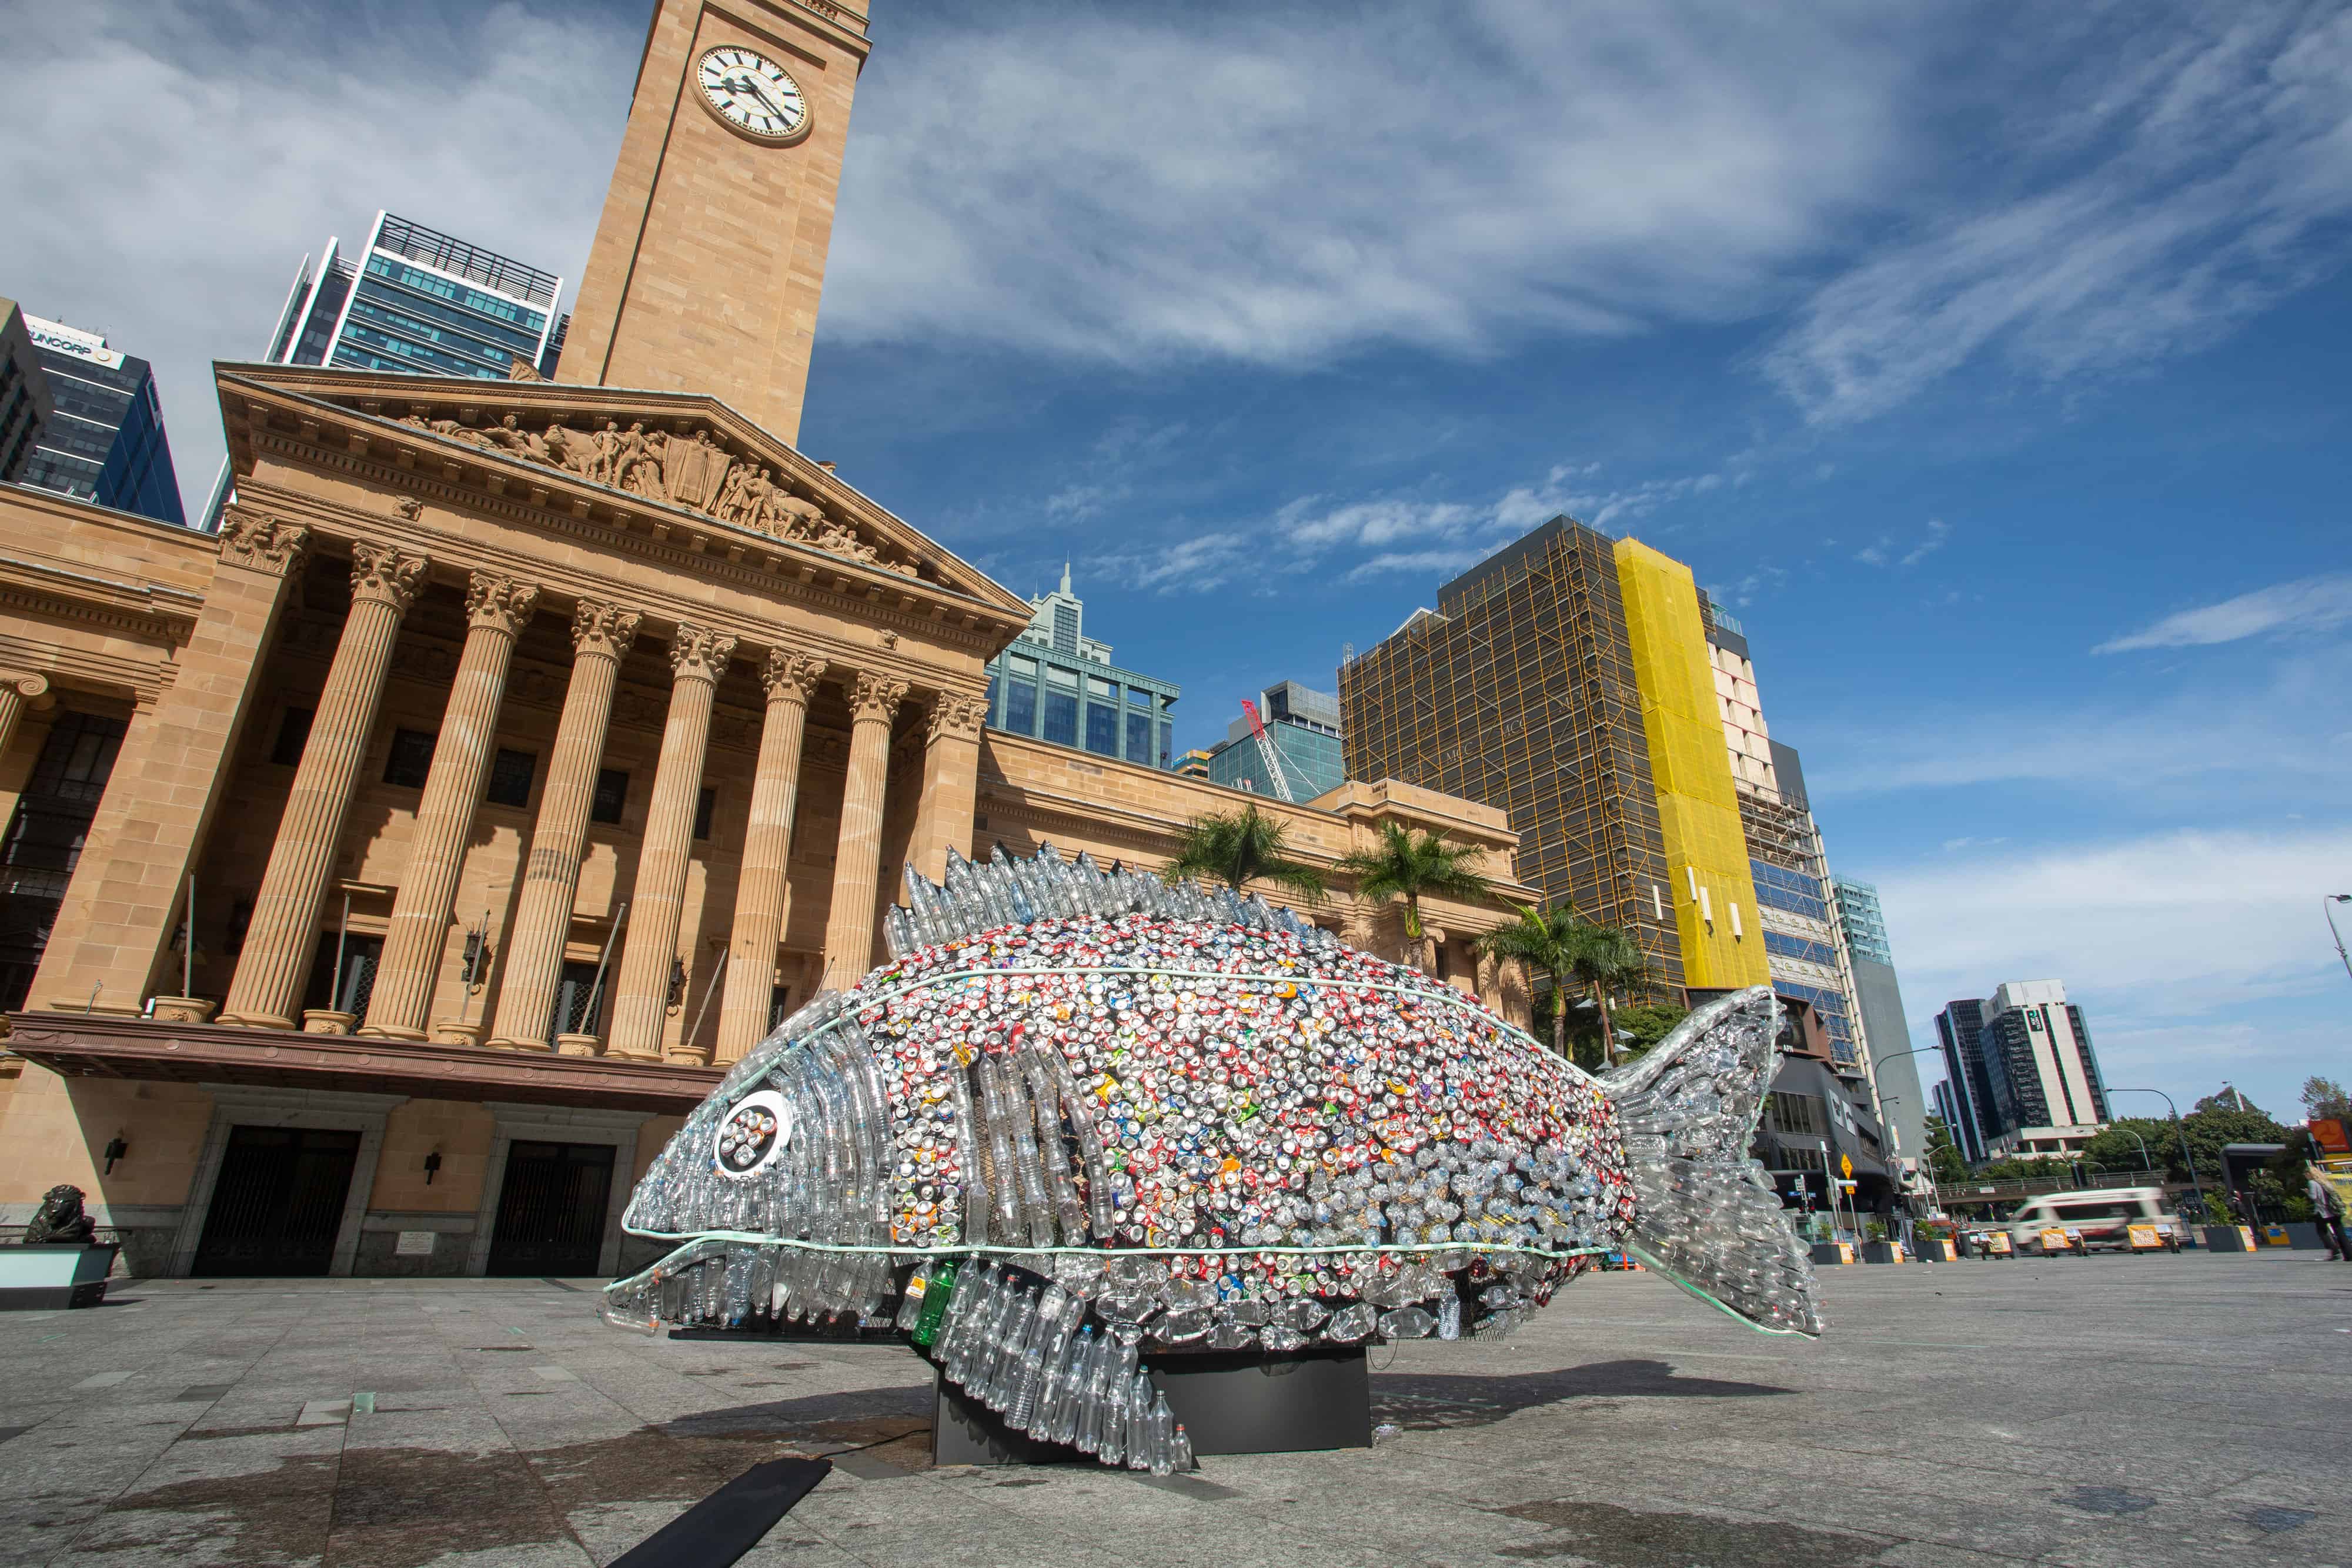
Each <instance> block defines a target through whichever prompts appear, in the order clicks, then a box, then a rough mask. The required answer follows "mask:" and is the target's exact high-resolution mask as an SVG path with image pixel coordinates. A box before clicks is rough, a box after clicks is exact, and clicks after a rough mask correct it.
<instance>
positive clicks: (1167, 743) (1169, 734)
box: [1160, 724, 1176, 768]
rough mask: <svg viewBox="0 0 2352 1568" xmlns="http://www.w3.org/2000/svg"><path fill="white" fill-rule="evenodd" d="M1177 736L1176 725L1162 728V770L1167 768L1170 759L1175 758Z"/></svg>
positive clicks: (1164, 725)
mask: <svg viewBox="0 0 2352 1568" xmlns="http://www.w3.org/2000/svg"><path fill="white" fill-rule="evenodd" d="M1175 736H1176V727H1175V726H1174V725H1172V724H1162V725H1161V726H1160V767H1162V768H1165V767H1167V766H1168V764H1169V761H1170V759H1171V758H1173V757H1174V756H1175Z"/></svg>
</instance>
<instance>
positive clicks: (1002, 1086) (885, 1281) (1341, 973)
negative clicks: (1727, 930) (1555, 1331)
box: [601, 846, 1822, 1455]
mask: <svg viewBox="0 0 2352 1568" xmlns="http://www.w3.org/2000/svg"><path fill="white" fill-rule="evenodd" d="M886 931H887V938H888V942H889V946H890V951H891V955H892V956H891V959H890V961H889V962H887V963H886V964H884V965H882V966H881V967H877V969H876V970H874V971H873V972H872V973H870V974H868V975H867V976H866V977H865V978H864V979H862V980H861V981H859V983H858V984H857V985H856V987H854V988H852V989H851V990H849V991H847V992H845V993H826V994H825V995H824V996H821V997H819V998H817V999H816V1000H814V1001H813V1002H811V1003H810V1004H809V1005H808V1006H807V1007H805V1008H803V1009H801V1011H800V1012H799V1013H797V1014H795V1015H794V1016H793V1018H792V1019H788V1020H787V1021H786V1022H785V1023H784V1024H783V1025H782V1027H780V1028H779V1029H778V1030H776V1032H775V1033H774V1034H773V1035H772V1036H771V1037H770V1038H769V1039H768V1040H766V1041H764V1042H762V1043H761V1045H760V1046H759V1047H757V1048H756V1049H755V1050H753V1051H751V1052H750V1053H749V1054H748V1055H746V1056H745V1057H744V1059H743V1060H742V1061H740V1062H737V1063H736V1064H734V1066H733V1067H732V1068H731V1069H730V1071H729V1072H728V1075H727V1077H726V1079H725V1080H724V1081H723V1082H721V1083H720V1085H719V1088H718V1089H717V1090H716V1091H714V1092H712V1094H711V1095H710V1096H709V1099H708V1100H706V1101H705V1102H704V1103H703V1104H702V1105H700V1106H698V1107H697V1109H696V1110H695V1111H694V1112H693V1113H692V1114H690V1115H689V1116H688V1119H687V1122H686V1124H685V1125H684V1126H683V1127H682V1128H681V1129H680V1130H679V1131H678V1133H677V1134H676V1135H675V1136H674V1137H673V1138H672V1139H671V1141H670V1144H669V1145H668V1147H667V1148H666V1149H665V1150H664V1151H663V1153H662V1154H661V1155H660V1156H658V1157H657V1158H656V1161H655V1162H654V1164H653V1166H652V1167H651V1168H650V1169H649V1170H648V1171H647V1173H646V1177H645V1178H644V1180H643V1181H641V1182H640V1183H639V1185H638V1186H637V1189H636V1191H635V1193H634V1194H633V1196H632V1197H631V1200H630V1204H629V1207H628V1211H627V1215H626V1218H625V1227H626V1228H627V1229H628V1230H629V1232H630V1233H631V1234H633V1235H636V1236H639V1237H643V1238H649V1239H660V1240H667V1241H674V1242H677V1243H679V1245H678V1246H677V1248H676V1249H675V1250H673V1251H672V1252H671V1253H670V1254H669V1255H668V1256H667V1257H666V1258H664V1259H663V1260H662V1261H661V1262H660V1263H658V1264H656V1265H655V1266H654V1267H653V1268H651V1269H648V1270H645V1271H643V1272H641V1273H639V1274H637V1275H635V1276H633V1277H631V1278H629V1279H625V1280H622V1281H616V1282H615V1283H614V1284H612V1285H610V1286H608V1287H606V1289H605V1291H604V1296H603V1304H602V1309H601V1310H602V1312H603V1314H604V1317H605V1319H606V1320H607V1321H608V1322H613V1323H615V1324H617V1325H620V1326H625V1327H631V1328H636V1329H641V1330H658V1329H659V1328H661V1327H662V1326H663V1325H665V1324H676V1325H687V1324H715V1325H720V1326H755V1327H756V1326H769V1325H776V1324H788V1323H801V1324H810V1323H826V1322H834V1323H855V1324H857V1325H861V1326H866V1327H876V1326H882V1325H886V1324H895V1325H896V1326H897V1327H898V1328H899V1329H902V1330H904V1331H906V1332H907V1333H908V1335H909V1338H910V1339H911V1341H912V1342H913V1343H915V1344H916V1345H917V1347H918V1348H919V1349H921V1350H923V1351H925V1352H926V1353H927V1354H929V1355H930V1356H931V1357H932V1359H934V1360H935V1361H936V1362H938V1363H939V1364H940V1368H941V1370H942V1372H943V1374H944V1375H946V1376H947V1377H948V1378H949V1379H950V1381H952V1382H956V1383H959V1384H961V1385H964V1386H965V1387H966V1388H967V1389H968V1390H970V1391H971V1392H973V1393H975V1394H977V1395H978V1396H980V1397H982V1399H983V1400H984V1401H985V1402H988V1403H990V1404H992V1406H995V1407H998V1408H1001V1409H1004V1410H1006V1411H1007V1412H1008V1419H1009V1420H1010V1419H1011V1418H1012V1413H1017V1414H1018V1416H1019V1417H1020V1418H1019V1420H1017V1421H1014V1422H1013V1425H1014V1426H1015V1428H1016V1429H1018V1430H1029V1431H1033V1432H1037V1433H1042V1434H1045V1435H1047V1436H1049V1437H1050V1436H1051V1434H1052V1433H1053V1432H1054V1431H1055V1430H1056V1429H1058V1427H1059V1425H1060V1424H1061V1417H1062V1416H1063V1415H1064V1411H1063V1410H1062V1408H1061V1406H1063V1405H1065V1404H1067V1403H1068V1402H1069V1400H1070V1399H1071V1398H1072V1397H1075V1396H1073V1395H1072V1393H1071V1390H1073V1389H1075V1388H1083V1389H1084V1390H1085V1391H1086V1394H1085V1396H1083V1397H1079V1400H1078V1402H1079V1404H1080V1405H1081V1406H1087V1409H1091V1410H1093V1416H1088V1415H1087V1414H1085V1413H1084V1412H1083V1411H1082V1412H1081V1414H1080V1416H1079V1417H1078V1419H1079V1429H1078V1435H1077V1437H1076V1438H1075V1439H1062V1440H1076V1441H1077V1442H1078V1444H1079V1446H1080V1447H1084V1446H1085V1443H1086V1436H1087V1435H1086V1432H1085V1430H1084V1427H1085V1423H1086V1422H1087V1421H1088V1420H1092V1419H1094V1418H1095V1416H1104V1419H1105V1421H1106V1422H1107V1420H1108V1417H1107V1416H1105V1411H1107V1410H1108V1406H1109V1405H1118V1406H1120V1407H1121V1410H1122V1412H1123V1413H1124V1414H1126V1415H1128V1416H1136V1413H1135V1412H1133V1411H1129V1410H1126V1406H1129V1405H1133V1404H1135V1403H1137V1402H1138V1401H1142V1400H1145V1398H1146V1394H1145V1391H1144V1390H1142V1389H1139V1388H1137V1387H1136V1386H1135V1380H1136V1378H1137V1377H1138V1376H1139V1375H1140V1374H1139V1371H1138V1366H1137V1362H1138V1359H1139V1357H1140V1356H1141V1355H1143V1354H1152V1355H1155V1356H1160V1355H1170V1354H1185V1353H1188V1352H1191V1351H1199V1350H1217V1351H1223V1352H1233V1351H1256V1352H1259V1353H1262V1354H1269V1355H1279V1354H1287V1353H1290V1352H1295V1351H1297V1350H1300V1349H1302V1348H1304V1347H1307V1346H1308V1345H1311V1344H1318V1343H1321V1344H1359V1343H1365V1342H1367V1341H1372V1340H1382V1339H1387V1340H1393V1339H1404V1338H1419V1337H1426V1336H1431V1335H1434V1336H1436V1337H1438V1338H1441V1339H1454V1338H1457V1337H1461V1336H1463V1335H1465V1334H1479V1335H1484V1334H1493V1333H1509V1332H1511V1331H1512V1330H1514V1329H1516V1328H1517V1326H1518V1325H1519V1324H1520V1323H1521V1322H1524V1321H1525V1319H1526V1317H1527V1316H1528V1313H1530V1312H1533V1311H1535V1310H1536V1309H1537V1308H1538V1307H1540V1306H1542V1305H1544V1304H1545V1303H1547V1302H1548V1301H1550V1299H1551V1297H1552V1295H1553V1294H1554V1293H1555V1292H1556V1291H1558V1290H1559V1287H1560V1286H1562V1285H1563V1284H1565V1283H1567V1282H1568V1281H1570V1280H1573V1279H1574V1278H1575V1277H1576V1276H1577V1275H1579V1274H1580V1273H1581V1272H1583V1271H1585V1270H1588V1269H1590V1268H1591V1267H1593V1266H1594V1265H1595V1263H1596V1261H1597V1260H1599V1259H1600V1258H1601V1257H1602V1256H1604V1255H1607V1254H1611V1253H1617V1254H1623V1255H1630V1256H1633V1257H1638V1258H1640V1259H1642V1260H1643V1261H1644V1262H1646V1263H1648V1264H1650V1265H1651V1266H1653V1267H1654V1268H1656V1269H1657V1270H1660V1271H1661V1272H1664V1273H1665V1274H1666V1275H1667V1276H1668V1277H1669V1278H1671V1279H1673V1280H1675V1282H1676V1283H1678V1284H1680V1285H1682V1286H1683V1287H1684V1288H1685V1289H1686V1290H1689V1291H1692V1292H1693V1293H1695V1294H1696V1295H1699V1296H1700V1297H1701V1298H1702V1299H1704V1300H1706V1301H1710V1302H1712V1303H1714V1304H1715V1305H1717V1306H1718V1307H1721V1308H1722V1309H1723V1310H1724V1311H1726V1312H1729V1313H1731V1314H1732V1315H1734V1316H1736V1317H1738V1318H1740V1319H1741V1320H1742V1321H1744V1322H1748V1323H1750V1324H1751V1325H1752V1326H1755V1327H1757V1328H1759V1329H1763V1330H1765V1331H1767V1332H1772V1333H1807V1334H1811V1333H1819V1332H1820V1330H1821V1327H1822V1324H1821V1321H1820V1317H1819V1314H1818V1312H1817V1311H1816V1309H1815V1307H1814V1304H1813V1279H1812V1273H1811V1266H1810V1264H1809V1262H1808V1261H1807V1260H1806V1256H1805V1253H1804V1250H1803V1249H1801V1247H1800V1246H1799V1245H1798V1243H1797V1241H1796V1239H1795V1237H1794V1236H1793V1234H1792V1233H1791V1232H1790V1229H1789V1227H1788V1225H1787V1222H1786V1221H1785V1220H1784V1219H1783V1218H1781V1216H1780V1203H1779V1199H1778V1197H1777V1196H1776V1195H1774V1194H1773V1193H1772V1191H1771V1189H1770V1186H1769V1179H1768V1178H1766V1177H1764V1176H1763V1175H1762V1172H1761V1168H1760V1167H1759V1166H1757V1165H1756V1163H1755V1162H1754V1161H1753V1160H1751V1159H1748V1157H1747V1146H1748V1142H1749V1141H1750V1139H1751V1137H1752V1134H1753V1133H1754V1130H1755V1125H1756V1119H1757V1115H1758V1113H1759V1110H1760V1107H1761V1103H1762V1098H1763V1093H1764V1091H1765V1088H1766V1086H1767V1084H1768V1082H1769V1077H1770V1074H1771V1071H1772V1069H1773V1066H1774V1062H1775V1053H1774V1049H1773V1043H1772V1042H1773V1037H1774V1035H1775V1033H1776V1031H1777V1028H1778V1016H1777V1007H1776V1004H1774V1002H1773V1001H1772V998H1771V996H1770V993H1769V990H1768V989H1767V988H1761V987H1759V988H1754V989H1752V990H1750V991H1747V992H1740V993H1736V994H1734V995H1732V996H1729V997H1726V998H1719V999H1717V1000H1716V1001H1714V1002H1711V1003H1709V1004H1707V1005H1706V1006H1704V1007H1702V1008H1701V1009H1698V1010H1697V1011H1696V1012H1695V1013H1694V1014H1693V1015H1692V1016H1691V1017H1690V1018H1689V1019H1685V1021H1684V1023H1683V1024H1682V1025H1681V1026H1679V1027H1678V1028H1677V1030H1675V1033H1674V1034H1673V1035H1670V1036H1669V1037H1668V1038H1667V1040H1664V1041H1663V1042H1661V1044H1660V1045H1659V1046H1658V1047H1657V1048H1656V1049H1655V1050H1654V1051H1651V1052H1650V1053H1649V1054H1648V1055H1647V1056H1645V1057H1644V1058H1643V1059H1642V1060H1641V1061H1637V1062H1635V1063H1634V1064H1633V1066H1632V1067H1631V1068H1629V1069H1626V1070H1624V1071H1621V1072H1619V1073H1617V1074H1613V1075H1612V1076H1611V1077H1609V1078H1605V1079H1601V1078H1594V1077H1592V1076H1591V1075H1590V1074H1587V1073H1585V1072H1583V1071H1580V1070H1579V1069H1577V1068H1576V1067H1575V1066H1574V1065H1573V1064H1572V1063H1570V1062H1567V1061H1562V1060H1561V1059H1560V1058H1559V1057H1558V1056H1556V1055H1554V1054H1553V1053H1552V1052H1551V1051H1549V1050H1548V1049H1546V1048H1545V1047H1544V1046H1543V1045H1542V1044H1541V1043H1540V1042H1538V1041H1537V1040H1534V1039H1533V1038H1532V1037H1531V1036H1529V1035H1528V1034H1527V1033H1526V1032H1525V1031H1523V1030H1517V1029H1515V1028H1513V1027H1512V1026H1511V1025H1509V1024H1508V1023H1507V1022H1506V1021H1505V1020H1503V1019H1501V1018H1499V1017H1498V1016H1496V1014H1495V1013H1494V1012H1492V1011H1491V1010H1489V1009H1486V1007H1485V1006H1483V1005H1482V1004H1481V1003H1480V1002H1479V1001H1478V1000H1477V999H1476V998H1473V997H1470V996H1468V995H1466V994H1465V993H1463V992H1461V991H1459V990H1457V989H1455V988H1453V987H1451V986H1448V985H1445V984H1444V983H1443V982H1441V981H1438V980H1435V979H1433V978H1431V977H1428V976H1425V975H1423V974H1421V973H1419V972H1418V971H1416V970H1412V969H1407V968H1403V967H1399V966H1396V965H1393V964H1389V963H1387V962H1385V961H1383V960H1381V959H1379V958H1376V957H1373V956H1370V955H1368V954H1365V953H1361V952H1360V951H1358V950H1356V949H1353V948H1350V947H1348V946H1345V945H1344V944H1342V943H1341V942H1340V941H1339V939H1338V938H1337V937H1336V936H1333V935H1332V934H1331V933H1329V932H1327V931H1323V930H1320V929H1318V928H1317V927H1315V926H1313V925H1309V924H1307V922H1305V921H1302V920H1300V919H1299V918H1298V917H1297V915H1292V914H1289V913H1287V912H1277V911H1275V910H1271V909H1269V908H1268V907H1267V906H1266V905H1265V904H1264V903H1263V902H1262V901H1261V900H1258V899H1256V898H1255V897H1251V898H1246V899H1244V898H1240V897H1236V896H1235V895H1234V894H1231V893H1229V892H1223V891H1222V890H1220V891H1214V892H1208V891H1203V890H1202V889H1200V888H1197V887H1195V886H1193V885H1192V884H1190V883H1180V884H1176V885H1174V886H1170V885H1167V884H1163V883H1160V881H1159V880H1158V879H1157V878H1154V877H1150V876H1148V875H1143V874H1139V873H1134V872H1131V871H1122V870H1119V869H1117V868H1113V869H1112V870H1111V871H1108V872H1105V871H1103V870H1101V869H1100V868H1098V867H1097V866H1096V865H1095V864H1094V863H1093V862H1092V861H1091V859H1090V858H1089V857H1087V856H1086V855H1083V854H1082V855H1080V856H1079V857H1078V858H1077V860H1076V862H1075V863H1072V862H1064V861H1063V860H1062V859H1061V858H1060V856H1059V855H1058V854H1056V853H1055V852H1054V851H1053V850H1052V848H1051V846H1046V847H1045V849H1043V850H1041V851H1040V852H1038V853H1037V854H1036V855H1035V856H1034V857H1031V858H1025V859H1020V860H1015V859H1014V858H1013V857H1012V856H1011V855H1010V854H1008V853H1007V852H1005V851H1004V850H1003V848H1002V846H1000V847H999V848H998V850H997V852H996V855H995V857H994V860H993V862H992V863H991V864H988V865H984V866H975V865H973V864H971V862H966V861H963V860H962V859H961V857H951V859H950V865H949V869H948V874H947V878H946V880H945V882H944V883H941V884H933V883H929V882H928V881H926V880H924V879H923V878H921V877H920V876H919V874H917V873H914V872H913V871H912V870H911V868H910V869H909V871H908V902H907V904H904V905H902V906H899V907H898V908H894V909H893V910H891V911H890V912H889V917H888V920H887V925H886ZM894 1308H895V1310H894ZM1097 1393H1098V1394H1099V1396H1100V1397H1099V1398H1098V1399H1097V1398H1095V1396H1096V1395H1097ZM1000 1398H1001V1399H1002V1400H1003V1404H1002V1405H998V1404H997V1401H998V1400H999V1399H1000ZM1089 1400H1092V1401H1093V1404H1092V1405H1089V1404H1088V1401H1089ZM1041 1402H1042V1403H1041ZM1105 1402H1108V1404H1106V1403H1105ZM1095 1406H1101V1408H1098V1409H1097V1408H1095ZM1161 1408H1163V1409H1164V1405H1163V1406H1161ZM1147 1413H1148V1406H1147ZM1136 1419H1137V1420H1138V1421H1139V1422H1140V1424H1139V1426H1138V1427H1137V1428H1136V1430H1135V1432H1134V1433H1133V1434H1132V1436H1133V1437H1134V1438H1135V1441H1136V1443H1137V1444H1139V1446H1140V1448H1141V1450H1142V1452H1143V1453H1145V1454H1147V1455H1149V1454H1151V1453H1153V1452H1155V1451H1156V1449H1155V1437H1154V1433H1155V1431H1157V1428H1156V1427H1154V1426H1153V1424H1152V1423H1151V1421H1150V1420H1147V1419H1143V1418H1142V1417H1141V1416H1136ZM1030 1423H1037V1425H1035V1426H1032V1425H1030ZM1098 1425H1099V1424H1098ZM1162 1425H1164V1423H1162ZM1095 1440H1096V1441H1097V1442H1108V1437H1107V1436H1105V1435H1104V1433H1103V1432H1102V1431H1100V1430H1097V1432H1096V1434H1095ZM1166 1447H1167V1442H1166V1434H1165V1433H1164V1432H1163V1433H1160V1434H1159V1438H1158V1448H1166ZM1096 1451H1099V1449H1097V1450H1096Z"/></svg>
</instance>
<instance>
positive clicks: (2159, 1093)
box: [2107, 1087, 2205, 1215]
mask: <svg viewBox="0 0 2352 1568" xmlns="http://www.w3.org/2000/svg"><path fill="white" fill-rule="evenodd" d="M2107 1092H2108V1094H2110V1095H2116V1094H2153V1095H2155V1096H2156V1097H2157V1098H2158V1099H2159V1100H2161V1101H2163V1102H2164V1104H2165V1108H2166V1109H2167V1110H2168V1111H2170V1112H2171V1113H2172V1135H2173V1136H2174V1137H2176V1138H2179V1140H2180V1158H2181V1162H2182V1163H2183V1164H2185V1165H2186V1166H2188V1167H2189V1185H2191V1186H2194V1187H2196V1189H2197V1212H2198V1213H2199V1214H2200V1215H2201V1214H2203V1213H2204V1212H2205V1183H2204V1181H2203V1180H2202V1179H2201V1178H2200V1177H2199V1176H2198V1175H2197V1156H2196V1155H2192V1154H2190V1153H2189V1134H2187V1133H2184V1132H2182V1131H2181V1130H2180V1107H2179V1106H2178V1105H2175V1104H2174V1103H2172V1096H2171V1095H2169V1094H2167V1093H2166V1092H2164V1091H2163V1090H2161V1089H2116V1088H2113V1087H2110V1088H2109V1089H2108V1090H2107ZM2142 1146H2143V1147H2144V1146H2145V1145H2142ZM2153 1168H2154V1167H2153V1166H2151V1167H2150V1169H2151V1170H2152V1169H2153Z"/></svg>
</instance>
